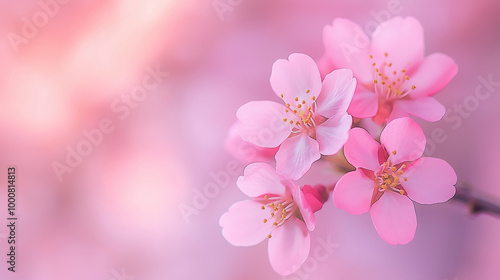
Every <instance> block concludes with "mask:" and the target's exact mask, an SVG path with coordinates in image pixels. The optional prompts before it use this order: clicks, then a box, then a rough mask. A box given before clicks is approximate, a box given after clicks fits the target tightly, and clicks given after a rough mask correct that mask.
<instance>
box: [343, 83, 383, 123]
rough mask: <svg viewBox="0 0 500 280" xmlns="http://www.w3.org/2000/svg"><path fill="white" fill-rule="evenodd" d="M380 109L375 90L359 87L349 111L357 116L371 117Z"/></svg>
mask: <svg viewBox="0 0 500 280" xmlns="http://www.w3.org/2000/svg"><path fill="white" fill-rule="evenodd" d="M377 110H378V99H377V95H376V94H375V93H374V92H371V91H367V90H364V89H361V87H358V89H357V90H356V92H355V93H354V96H353V97H352V102H351V104H350V105H349V109H348V110H347V112H348V113H349V114H350V115H352V116H353V117H356V118H371V117H373V116H375V114H376V113H377Z"/></svg>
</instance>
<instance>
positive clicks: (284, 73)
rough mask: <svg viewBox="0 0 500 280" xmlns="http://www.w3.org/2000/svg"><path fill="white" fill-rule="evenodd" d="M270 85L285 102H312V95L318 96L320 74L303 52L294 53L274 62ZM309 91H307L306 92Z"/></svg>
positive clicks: (312, 61) (311, 60)
mask: <svg viewBox="0 0 500 280" xmlns="http://www.w3.org/2000/svg"><path fill="white" fill-rule="evenodd" d="M271 87H272V88H273V90H274V92H275V93H276V94H277V95H278V96H281V94H283V99H284V100H285V102H287V103H290V104H295V103H296V101H295V97H298V98H299V102H301V101H302V100H305V101H306V102H307V104H311V103H312V99H311V97H312V96H315V97H318V95H319V94H320V91H321V76H320V74H319V70H318V66H317V65H316V63H315V62H314V60H313V59H312V58H310V57H309V56H307V55H305V54H300V53H294V54H291V55H290V56H289V57H288V60H286V59H279V60H277V61H276V62H274V65H273V70H272V73H271ZM308 91H309V92H308Z"/></svg>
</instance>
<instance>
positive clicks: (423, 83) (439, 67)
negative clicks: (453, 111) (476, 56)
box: [409, 53, 458, 98]
mask: <svg viewBox="0 0 500 280" xmlns="http://www.w3.org/2000/svg"><path fill="white" fill-rule="evenodd" d="M457 72H458V66H457V64H456V63H455V61H453V59H451V58H450V57H449V56H447V55H445V54H442V53H433V54H430V55H429V56H427V57H426V58H425V59H424V61H423V62H422V63H421V64H420V66H419V67H418V69H417V70H416V72H415V73H414V74H412V75H411V78H410V80H409V82H410V83H411V84H413V85H415V86H416V88H415V90H413V91H412V92H411V93H410V96H411V97H412V98H417V97H423V96H433V95H434V94H436V93H438V92H439V91H441V90H442V89H443V88H444V87H445V86H446V85H447V84H448V83H449V82H450V80H451V79H453V77H455V75H456V74H457Z"/></svg>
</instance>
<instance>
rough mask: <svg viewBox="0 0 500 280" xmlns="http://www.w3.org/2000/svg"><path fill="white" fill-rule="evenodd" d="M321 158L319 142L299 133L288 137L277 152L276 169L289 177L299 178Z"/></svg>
mask: <svg viewBox="0 0 500 280" xmlns="http://www.w3.org/2000/svg"><path fill="white" fill-rule="evenodd" d="M319 158H320V154H319V145H318V142H316V140H314V139H312V138H311V137H309V136H308V135H307V134H305V133H299V135H297V136H293V137H290V138H288V139H286V140H285V142H283V144H282V145H281V147H280V149H279V150H278V152H277V153H276V170H277V171H278V173H279V174H281V175H282V176H284V177H286V178H288V179H292V180H298V179H299V178H300V177H302V175H304V173H306V172H307V170H309V168H310V167H311V164H312V163H313V162H315V161H316V160H318V159H319Z"/></svg>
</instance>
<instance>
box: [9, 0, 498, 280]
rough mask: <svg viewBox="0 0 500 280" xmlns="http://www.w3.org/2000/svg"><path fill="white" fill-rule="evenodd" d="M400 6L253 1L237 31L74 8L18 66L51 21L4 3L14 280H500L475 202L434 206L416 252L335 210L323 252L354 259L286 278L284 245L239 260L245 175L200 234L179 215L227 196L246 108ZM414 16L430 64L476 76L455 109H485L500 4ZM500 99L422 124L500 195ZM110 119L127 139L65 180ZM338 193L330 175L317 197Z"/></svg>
mask: <svg viewBox="0 0 500 280" xmlns="http://www.w3.org/2000/svg"><path fill="white" fill-rule="evenodd" d="M222 1H223V2H226V1H224V0H222ZM390 2H394V1H385V0H380V1H359V0H357V1H347V0H337V1H331V0H316V1H298V0H273V1H268V0H242V1H241V4H239V5H238V6H236V7H234V10H233V11H231V12H227V13H226V14H225V19H224V20H223V21H221V20H220V18H219V17H218V15H217V13H216V11H215V9H214V7H213V0H193V1H183V0H146V1H133V0H122V1H118V0H109V1H96V0H87V1H84V0H82V1H80V0H70V1H69V2H68V3H67V4H65V5H61V6H60V10H59V11H58V13H57V14H56V15H55V16H54V17H53V18H50V19H49V21H48V23H47V25H46V26H45V27H43V28H41V29H40V30H39V32H38V33H37V35H36V36H35V37H34V38H32V39H29V42H28V43H27V44H22V45H20V47H19V52H18V53H15V52H14V50H13V48H12V46H11V45H10V43H9V40H8V38H7V34H8V33H9V32H15V33H18V34H19V33H20V29H21V27H22V21H21V18H22V17H25V16H26V17H28V18H30V17H32V16H33V15H34V14H35V13H36V12H37V11H39V10H40V7H39V6H38V4H37V3H38V1H22V3H18V2H14V1H7V0H0V34H2V36H0V38H1V40H0V65H1V68H0V69H1V70H0V71H1V72H0V127H1V129H2V135H1V137H0V143H1V145H0V155H1V156H0V163H1V164H0V167H1V170H0V178H1V179H2V182H3V183H1V184H0V194H1V195H0V213H1V215H0V225H1V224H3V223H6V219H5V218H6V214H7V205H6V200H7V190H6V185H7V183H6V181H7V177H6V175H7V167H8V166H11V165H14V166H16V167H17V170H18V171H17V176H18V178H17V195H18V206H17V207H18V209H17V216H18V218H19V220H18V222H17V223H18V229H17V239H18V240H17V242H18V246H17V254H18V258H17V270H18V271H17V272H16V273H15V274H14V273H12V272H9V271H7V264H6V262H5V260H6V252H7V242H6V239H5V237H6V234H7V230H6V229H7V228H6V227H5V226H0V253H1V254H0V263H1V265H0V278H1V279H23V280H49V279H50V280H59V279H61V280H62V279H75V280H79V279H82V280H89V279H92V280H94V279H95V280H100V279H103V280H104V279H106V280H108V279H115V278H113V277H115V275H114V273H118V275H119V274H121V272H122V269H124V271H125V272H126V274H128V275H133V276H135V279H137V280H157V279H158V280H164V279H186V280H189V279H320V280H321V279H346V280H357V279H374V280H378V279H403V280H406V279H408V280H413V279H415V280H416V279H430V280H433V279H443V280H444V279H460V280H462V279H486V280H489V279H492V280H494V279H498V277H499V275H500V266H498V264H497V262H498V259H499V258H500V239H499V238H498V236H499V235H500V220H499V219H497V218H495V217H491V216H488V215H480V216H470V215H469V214H468V213H467V209H466V207H465V206H464V205H461V204H459V203H457V202H450V203H446V204H442V205H434V206H420V205H417V206H416V210H417V217H418V221H419V224H418V228H417V233H416V237H415V239H414V240H413V242H411V243H410V244H409V245H405V246H391V245H388V244H386V243H385V242H384V241H383V240H382V239H381V238H379V236H378V235H377V234H376V232H375V230H374V228H373V225H372V223H371V221H370V217H369V215H361V216H351V215H349V214H347V213H346V212H343V211H341V210H338V209H336V208H335V207H334V206H333V203H332V202H331V201H329V202H327V204H326V205H325V208H324V209H323V210H322V211H320V212H318V213H317V228H316V230H315V231H314V232H313V233H312V245H311V248H313V249H314V248H316V247H317V246H319V245H318V240H319V239H322V240H326V239H328V238H329V239H331V240H332V241H333V242H335V243H336V244H337V245H338V248H335V250H334V252H333V253H331V254H329V255H328V258H327V259H326V260H325V261H323V262H320V263H319V265H318V266H317V267H314V268H310V269H308V270H304V269H302V270H301V271H302V272H304V273H303V274H301V275H292V276H290V277H285V278H282V277H279V276H277V274H276V273H274V272H273V271H272V269H271V267H270V264H269V261H268V259H267V249H266V248H267V246H266V244H260V245H258V246H255V247H250V248H238V247H233V246H231V245H230V244H229V243H227V242H226V241H225V240H224V238H223V237H222V235H221V229H220V227H219V224H218V220H219V217H220V215H221V214H222V213H223V212H224V211H226V210H227V208H228V207H229V206H230V205H231V204H233V203H234V202H236V201H239V200H241V199H244V195H243V194H242V193H241V192H240V191H239V190H238V189H237V188H236V186H235V184H234V182H235V180H236V178H237V176H234V175H231V176H230V180H231V181H230V183H229V184H228V186H227V187H225V188H220V189H219V190H220V193H219V194H218V195H216V196H214V197H213V198H211V199H209V203H208V205H207V206H206V207H204V208H203V209H201V210H200V212H199V213H198V214H197V215H193V216H191V217H190V223H186V221H185V220H184V219H183V217H182V215H181V214H180V211H179V205H182V204H186V205H192V200H193V197H194V196H195V192H194V191H195V190H203V188H204V187H205V186H206V185H207V184H209V183H211V182H214V179H213V177H211V176H210V174H211V172H215V173H220V172H224V171H225V170H226V168H227V167H226V166H227V164H228V163H229V164H231V163H233V164H234V163H235V161H234V157H233V156H232V155H230V154H229V153H228V152H227V151H226V150H225V148H224V141H225V138H226V135H227V133H228V131H229V128H230V127H231V125H232V124H233V122H234V120H235V112H236V110H237V108H238V107H239V106H240V105H241V104H243V103H245V102H247V101H250V100H265V99H276V98H275V97H274V94H273V93H272V90H271V87H270V85H269V77H270V73H271V66H272V64H273V62H274V61H275V60H277V59H279V58H286V57H288V55H289V54H290V53H293V52H303V53H306V54H308V55H310V56H311V57H313V58H315V59H319V58H320V57H321V56H322V52H323V43H322V29H323V26H325V25H327V24H330V23H331V22H332V21H333V19H334V18H335V17H345V18H349V19H351V20H353V21H356V22H358V23H359V24H361V26H365V25H366V24H367V23H369V22H371V21H374V20H376V17H377V16H376V15H374V14H376V13H377V12H379V11H380V10H385V9H387V7H388V3H390ZM399 3H400V7H401V8H400V9H402V10H401V12H400V13H399V14H398V15H400V16H414V17H416V18H418V19H419V20H420V21H421V23H422V25H423V26H424V30H425V40H426V54H429V53H432V52H443V53H446V54H448V55H450V56H451V57H453V58H454V59H455V60H456V62H457V64H458V65H459V73H458V75H457V76H456V77H455V78H454V79H453V80H452V82H451V83H450V84H449V85H448V86H447V87H446V88H445V90H444V91H443V92H441V93H440V94H438V95H437V99H438V100H440V101H441V102H442V103H443V104H444V105H445V106H446V107H447V108H448V109H449V110H453V106H454V104H463V102H464V100H467V98H470V97H469V96H472V95H473V94H474V91H475V89H476V87H477V86H478V85H480V82H479V81H478V77H480V76H482V77H485V78H486V79H487V78H488V76H490V75H491V76H492V79H493V80H494V81H500V66H499V65H500V33H499V32H498V30H500V17H499V15H500V2H498V1H495V0H480V1H453V0H443V1H432V0H425V1H405V0H401V1H399ZM156 66H158V67H159V68H160V69H162V70H163V71H167V72H169V73H170V76H169V77H168V78H166V79H164V81H163V82H162V83H161V84H159V86H158V87H156V88H155V89H154V90H153V91H152V92H149V93H148V95H147V97H146V98H145V100H144V101H141V102H139V103H138V104H137V107H136V108H135V109H133V110H131V112H130V115H128V117H127V118H125V119H124V120H120V119H119V118H118V115H117V114H115V113H113V111H112V110H111V104H112V103H113V102H114V101H115V100H116V99H117V98H121V95H122V94H124V93H125V94H128V93H130V91H131V89H132V88H133V87H134V86H136V85H138V84H140V83H141V81H142V79H143V78H144V77H145V76H146V75H147V70H146V69H147V67H153V68H154V67H156ZM499 93H500V87H495V88H494V92H493V93H492V94H491V96H490V97H489V98H488V99H487V100H484V101H479V107H478V109H477V110H476V111H473V112H470V115H467V117H461V124H460V125H457V128H456V129H454V128H452V125H453V124H456V123H455V122H447V121H445V120H442V121H440V122H437V123H432V124H430V123H425V122H421V121H420V122H419V123H420V124H421V125H422V126H423V128H424V132H425V133H426V135H427V136H428V137H429V135H431V132H432V131H433V130H434V129H436V128H442V129H444V131H445V133H446V135H447V137H448V138H447V140H446V141H445V142H444V143H442V144H438V145H437V146H436V150H435V152H433V153H432V156H435V157H441V158H443V159H445V160H447V161H448V162H449V163H450V164H451V165H452V166H453V167H454V168H455V170H456V171H457V173H458V176H459V182H460V183H462V184H465V183H466V184H469V185H471V186H473V187H474V188H476V189H478V190H480V191H483V192H485V193H489V194H491V195H496V196H498V197H500V187H499V183H498V182H499V181H500V172H498V166H499V165H500V149H499V148H498V143H500V129H499V128H500V127H499V125H498V121H499V119H500V113H498V112H500V94H499ZM451 112H452V113H451V116H457V115H458V114H457V113H453V111H451ZM104 118H109V119H111V120H112V121H113V124H114V125H115V130H114V131H113V132H111V133H109V134H105V135H104V139H103V142H102V143H101V144H99V145H98V146H96V147H94V148H93V151H92V153H91V154H90V155H89V156H87V157H85V158H84V159H83V161H82V163H81V164H80V165H78V166H77V167H76V168H75V169H74V171H73V172H71V173H66V174H64V175H63V181H62V182H59V181H58V179H57V177H56V175H55V173H54V171H53V169H52V167H51V164H52V163H53V162H54V161H58V162H61V163H62V162H64V159H65V156H66V150H65V149H66V146H68V145H69V146H70V147H73V148H74V147H75V145H76V144H77V143H79V141H81V140H82V139H84V136H83V134H82V131H83V130H91V129H95V128H97V127H98V123H99V122H100V121H101V120H102V119H104ZM236 167H238V168H239V169H240V170H242V168H243V165H242V164H239V163H237V164H236ZM308 178H309V179H308ZM337 179H338V175H336V174H335V173H333V172H332V171H329V170H328V166H326V167H325V166H324V165H322V164H315V165H314V166H313V169H312V170H311V171H310V172H309V173H307V174H306V178H304V179H303V182H304V183H310V184H314V183H318V182H325V181H330V182H331V183H332V184H333V183H334V182H336V180H337ZM306 276H307V277H306ZM294 277H295V278H294Z"/></svg>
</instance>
